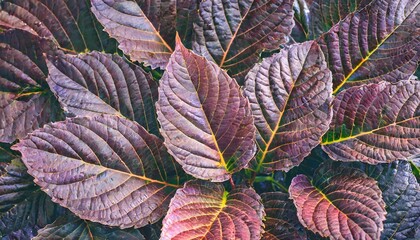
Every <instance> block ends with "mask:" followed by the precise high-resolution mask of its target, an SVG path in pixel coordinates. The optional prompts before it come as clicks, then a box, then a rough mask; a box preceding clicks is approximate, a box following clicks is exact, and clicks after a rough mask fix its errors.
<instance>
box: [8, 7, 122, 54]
mask: <svg viewBox="0 0 420 240" xmlns="http://www.w3.org/2000/svg"><path fill="white" fill-rule="evenodd" d="M88 3H89V1H86V0H54V1H51V0H5V1H2V3H1V5H0V6H1V7H0V27H1V26H3V27H6V29H7V28H20V29H23V30H26V31H30V32H31V33H33V34H37V35H39V36H40V37H47V38H51V39H53V40H54V41H55V42H57V43H58V44H59V46H60V47H61V48H64V49H67V50H71V51H76V52H84V51H87V50H99V51H106V52H115V51H116V43H115V41H114V40H112V39H110V38H109V36H108V35H107V34H106V33H105V32H103V31H102V26H101V25H100V24H99V23H98V22H97V21H96V19H95V17H94V16H93V15H92V13H91V12H90V11H89V8H90V6H89V4H88Z"/></svg>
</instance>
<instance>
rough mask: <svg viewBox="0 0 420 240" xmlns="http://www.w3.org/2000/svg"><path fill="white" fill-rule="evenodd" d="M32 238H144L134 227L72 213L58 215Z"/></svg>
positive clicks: (76, 239)
mask: <svg viewBox="0 0 420 240" xmlns="http://www.w3.org/2000/svg"><path fill="white" fill-rule="evenodd" d="M32 239H33V240H44V239H48V240H61V239H66V240H80V239H83V240H100V239H110V240H111V239H123V240H144V239H145V238H144V237H143V235H142V234H141V233H140V231H139V230H136V229H127V230H121V229H119V228H110V227H106V226H103V225H100V224H98V223H93V222H89V221H86V220H82V219H80V218H78V217H75V216H74V215H67V216H63V217H60V218H59V219H57V220H56V221H55V222H54V223H52V224H49V225H47V226H45V227H44V228H43V229H40V230H39V231H38V235H37V236H36V237H35V238H32Z"/></svg>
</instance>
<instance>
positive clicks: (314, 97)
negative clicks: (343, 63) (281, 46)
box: [244, 42, 332, 172]
mask: <svg viewBox="0 0 420 240" xmlns="http://www.w3.org/2000/svg"><path fill="white" fill-rule="evenodd" d="M244 93H245V95H246V96H247V97H248V99H249V101H250V103H251V108H252V112H253V116H254V119H255V125H256V127H257V129H258V134H257V142H258V147H259V152H258V154H257V156H256V158H255V160H252V162H251V167H252V168H253V169H256V171H257V172H259V171H263V172H271V171H273V170H286V171H287V170H289V169H290V168H292V167H294V166H297V165H299V164H300V163H301V162H302V161H303V158H304V157H306V156H307V155H308V154H310V152H311V150H312V148H314V147H315V146H317V145H318V144H319V141H320V140H319V139H320V137H321V136H322V135H323V134H324V133H325V132H326V131H327V130H328V127H329V123H330V120H331V116H332V113H331V109H330V108H329V105H330V103H331V100H332V80H331V71H330V70H329V69H328V67H327V65H326V63H325V59H324V56H323V54H322V51H321V50H320V48H319V47H318V44H316V43H315V42H306V43H303V44H294V45H291V46H290V48H289V49H287V50H281V51H280V53H278V54H276V55H274V56H273V57H271V58H266V59H264V60H263V62H262V63H261V64H258V65H257V66H255V67H254V68H253V69H252V70H251V71H250V72H249V74H248V75H247V77H246V82H245V90H244Z"/></svg>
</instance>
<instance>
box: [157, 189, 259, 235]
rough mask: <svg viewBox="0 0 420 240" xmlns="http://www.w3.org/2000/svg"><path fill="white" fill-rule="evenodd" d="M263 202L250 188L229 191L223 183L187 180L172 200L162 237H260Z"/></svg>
mask: <svg viewBox="0 0 420 240" xmlns="http://www.w3.org/2000/svg"><path fill="white" fill-rule="evenodd" d="M263 217H264V210H263V205H262V204H261V199H260V197H259V196H258V194H257V193H256V192H255V191H254V190H253V189H251V188H240V187H238V188H235V189H233V190H231V191H230V192H228V191H227V190H226V189H225V188H224V187H223V185H222V184H220V183H210V182H204V181H192V182H187V183H186V184H185V186H184V187H183V188H182V189H179V190H178V191H177V192H176V194H175V197H174V198H173V199H172V201H171V205H170V207H169V211H168V214H167V215H166V217H165V219H164V220H163V229H162V235H161V240H170V239H174V240H175V239H212V240H223V239H244V240H247V239H249V240H252V239H259V238H260V236H261V233H262V225H263V224H262V218H263Z"/></svg>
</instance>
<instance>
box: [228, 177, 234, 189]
mask: <svg viewBox="0 0 420 240" xmlns="http://www.w3.org/2000/svg"><path fill="white" fill-rule="evenodd" d="M229 182H230V185H231V186H232V189H234V188H235V183H234V182H233V179H232V177H230V178H229Z"/></svg>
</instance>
